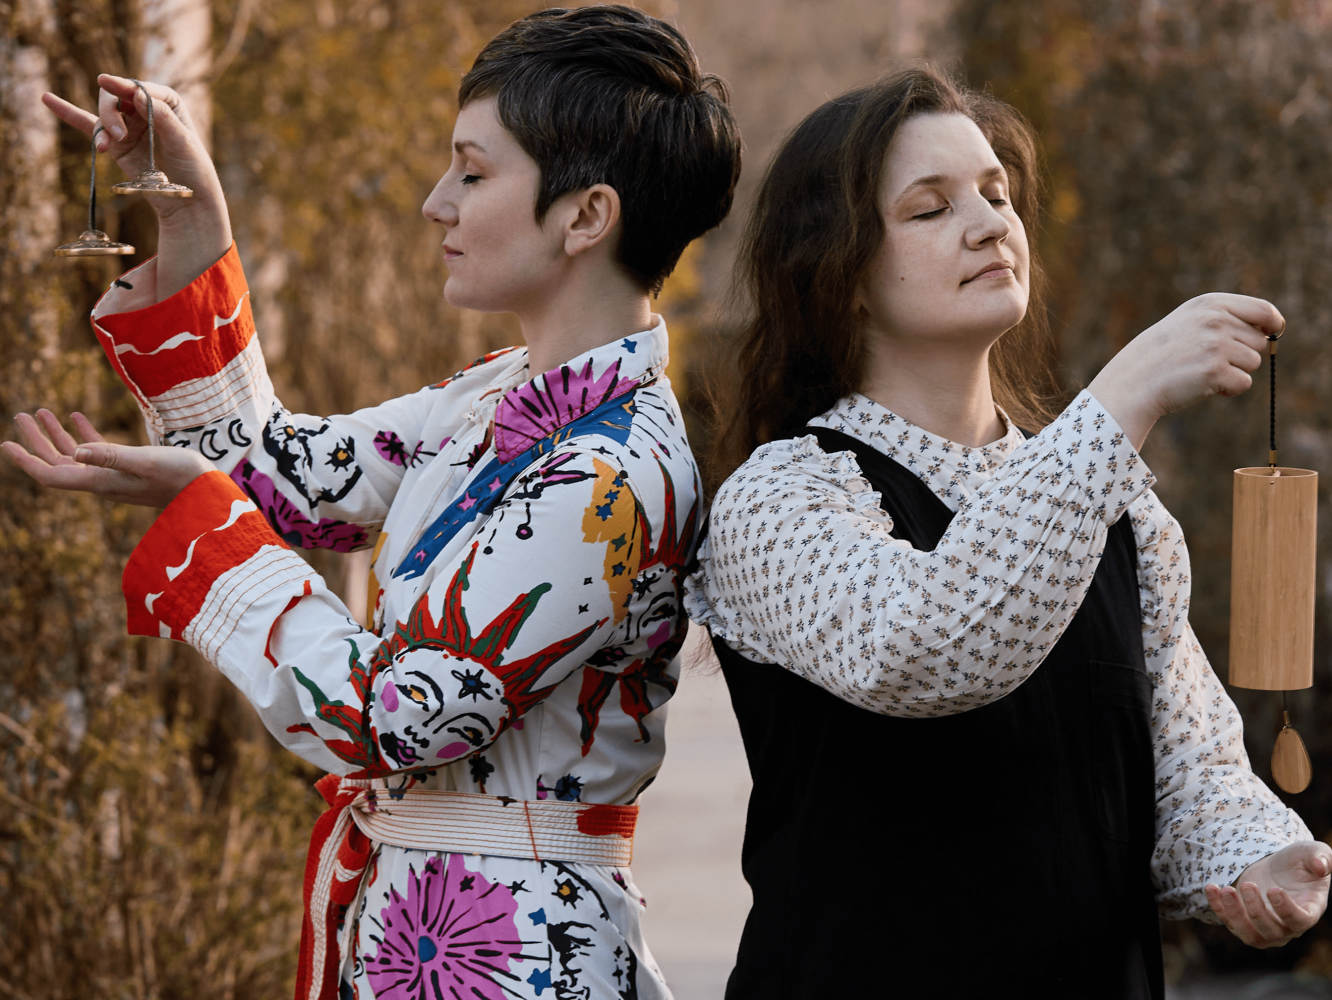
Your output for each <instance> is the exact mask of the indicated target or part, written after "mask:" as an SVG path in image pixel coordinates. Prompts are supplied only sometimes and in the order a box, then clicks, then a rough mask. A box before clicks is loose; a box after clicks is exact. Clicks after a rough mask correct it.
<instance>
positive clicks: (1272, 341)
mask: <svg viewBox="0 0 1332 1000" xmlns="http://www.w3.org/2000/svg"><path fill="white" fill-rule="evenodd" d="M1267 343H1268V352H1267V376H1268V394H1267V396H1268V410H1267V464H1268V465H1270V466H1271V467H1272V468H1276V464H1277V446H1276V359H1277V356H1276V338H1275V337H1268V338H1267Z"/></svg>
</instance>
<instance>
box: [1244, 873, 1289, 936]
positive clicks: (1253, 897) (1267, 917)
mask: <svg viewBox="0 0 1332 1000" xmlns="http://www.w3.org/2000/svg"><path fill="white" fill-rule="evenodd" d="M1239 895H1240V899H1241V900H1242V901H1243V903H1244V912H1245V914H1246V915H1247V916H1248V918H1249V923H1250V924H1252V925H1253V928H1254V930H1256V931H1257V932H1258V935H1259V937H1260V938H1262V940H1263V941H1265V942H1267V943H1268V945H1269V946H1270V945H1275V944H1285V943H1286V942H1287V941H1289V940H1290V939H1291V938H1292V937H1294V936H1295V935H1294V932H1293V931H1292V930H1290V929H1289V928H1287V927H1286V926H1285V924H1284V923H1282V921H1281V919H1280V918H1279V917H1278V916H1277V915H1276V913H1275V912H1273V911H1272V910H1269V909H1268V908H1267V903H1266V901H1265V900H1264V899H1263V894H1262V893H1261V892H1259V891H1258V885H1257V883H1254V882H1244V883H1242V884H1241V885H1240V887H1239Z"/></svg>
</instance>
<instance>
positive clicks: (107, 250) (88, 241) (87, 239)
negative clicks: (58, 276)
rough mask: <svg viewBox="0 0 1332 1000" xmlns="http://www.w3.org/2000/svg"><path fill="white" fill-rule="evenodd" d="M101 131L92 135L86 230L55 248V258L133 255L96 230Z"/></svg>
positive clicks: (123, 245) (127, 249) (125, 244)
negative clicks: (98, 145)
mask: <svg viewBox="0 0 1332 1000" xmlns="http://www.w3.org/2000/svg"><path fill="white" fill-rule="evenodd" d="M100 131H102V126H100V125H98V126H97V127H96V128H95V129H93V135H92V169H91V170H90V171H89V172H90V174H91V176H92V179H91V180H90V181H89V182H88V228H87V229H85V230H84V231H83V233H82V234H81V235H80V236H79V238H78V239H77V240H75V241H74V242H73V243H65V244H62V245H61V246H58V247H56V248H55V251H54V252H55V255H56V256H57V257H113V256H119V255H121V254H129V253H134V248H133V247H132V246H130V245H129V244H128V243H117V242H116V241H115V240H113V239H111V238H110V237H109V236H107V235H106V233H104V232H102V231H101V230H100V229H98V228H97V133H98V132H100Z"/></svg>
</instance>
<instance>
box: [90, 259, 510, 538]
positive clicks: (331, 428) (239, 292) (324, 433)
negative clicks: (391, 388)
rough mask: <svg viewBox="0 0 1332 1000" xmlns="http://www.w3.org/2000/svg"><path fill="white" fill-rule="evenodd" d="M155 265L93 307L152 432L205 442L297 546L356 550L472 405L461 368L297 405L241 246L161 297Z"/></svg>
mask: <svg viewBox="0 0 1332 1000" xmlns="http://www.w3.org/2000/svg"><path fill="white" fill-rule="evenodd" d="M155 271H156V261H155V260H153V261H149V262H148V263H146V264H144V265H142V266H141V267H138V268H136V269H135V270H133V271H131V272H129V273H128V274H126V275H125V276H124V277H123V278H122V279H120V280H118V281H117V282H116V283H115V285H114V286H113V287H112V289H111V291H109V292H108V293H107V295H106V296H104V297H103V299H102V301H101V302H99V303H98V305H97V308H96V309H95V310H94V312H93V329H94V331H95V332H96V334H97V337H98V340H99V342H100V343H101V345H102V347H103V349H104V350H105V351H106V355H107V357H108V358H109V359H110V361H111V364H112V367H113V368H114V369H115V370H116V373H117V374H118V375H119V376H120V377H121V379H122V380H123V381H124V382H125V384H126V385H127V386H128V387H129V389H130V390H131V391H132V392H133V393H134V396H135V399H136V400H137V402H138V404H139V408H140V410H141V411H142V412H143V416H144V420H145V422H146V424H147V426H148V431H149V434H150V436H151V437H152V438H153V440H154V442H155V443H158V444H166V445H174V446H177V447H182V448H191V449H193V450H195V451H198V452H200V453H201V454H202V455H203V456H204V457H205V458H207V459H208V460H209V461H210V462H212V463H213V464H214V466H215V467H216V468H217V469H218V470H219V471H221V472H224V473H226V474H228V475H229V476H230V477H231V479H232V480H233V481H234V482H235V483H236V485H237V486H238V487H239V488H240V489H241V490H243V491H244V492H245V493H246V494H247V495H248V496H249V497H250V499H251V500H253V501H254V502H255V503H256V504H257V505H258V506H259V508H260V509H261V510H262V511H263V513H264V515H265V516H266V517H267V518H268V521H269V523H270V524H271V525H272V526H273V528H274V530H275V531H276V532H277V533H278V534H279V535H281V536H282V538H283V539H284V540H285V541H286V542H288V543H289V544H291V545H297V546H300V547H303V548H332V549H335V550H338V551H342V552H346V551H350V550H352V549H354V548H358V547H360V546H362V545H364V544H366V543H367V542H368V541H369V537H368V536H369V534H370V533H371V532H373V531H375V530H377V529H378V528H379V527H380V526H381V525H382V523H383V521H384V518H385V516H386V514H387V512H388V507H389V505H390V504H391V503H392V501H393V497H394V494H395V493H396V492H397V489H398V485H399V484H400V483H401V481H402V479H403V476H404V475H405V473H406V472H407V470H408V469H410V468H412V467H413V466H415V465H416V464H419V463H421V462H423V461H425V459H427V458H428V457H430V456H432V455H434V454H435V453H436V452H437V451H438V450H439V449H440V448H442V447H443V446H444V445H445V444H447V443H448V441H449V439H450V436H451V435H452V434H453V433H454V430H455V429H456V426H457V425H459V424H460V423H461V421H462V420H463V419H464V417H465V414H466V407H465V406H462V405H458V406H454V407H452V408H451V407H450V406H449V405H448V402H449V400H448V397H449V396H451V395H452V396H456V397H458V399H459V400H461V399H464V398H465V393H464V392H460V391H459V390H460V389H463V388H465V387H462V386H456V385H454V383H455V381H457V380H458V379H461V378H462V377H463V373H459V376H457V377H455V379H454V380H449V382H446V383H441V384H440V385H438V386H432V387H428V388H425V389H422V390H421V391H419V392H416V393H413V394H411V395H408V396H403V397H401V398H399V399H393V400H389V401H388V402H386V403H383V404H381V405H379V406H375V407H369V408H367V409H364V410H359V411H357V412H355V413H351V414H345V415H341V416H332V417H316V416H305V415H301V414H295V413H291V412H290V411H288V410H287V409H286V408H285V407H283V406H282V404H281V402H280V401H279V400H278V399H277V398H276V396H275V395H274V392H273V385H272V383H271V382H270V381H269V378H268V371H267V369H266V367H265V365H264V357H263V352H262V351H261V350H260V347H259V338H258V336H257V335H256V332H255V325H254V318H253V316H252V314H251V311H250V293H249V288H248V286H247V285H246V282H245V275H244V273H243V271H242V269H241V264H240V257H239V256H238V254H237V252H236V247H235V245H234V244H233V246H232V247H231V249H230V250H229V251H228V252H227V253H226V254H225V255H224V256H223V257H222V259H221V260H219V261H218V262H217V263H216V264H214V265H213V266H212V267H211V268H209V269H208V270H207V271H205V272H204V273H203V274H202V275H200V276H199V277H198V278H196V279H195V280H194V281H193V282H191V283H190V284H189V285H188V286H186V287H185V288H183V289H181V291H179V292H177V293H176V294H175V295H173V296H171V297H170V298H168V299H166V300H164V301H162V302H155V301H154V294H153V291H152V290H153V289H154V288H155V286H156V277H155ZM483 360H485V359H483ZM464 380H465V379H464ZM454 411H456V412H454ZM450 414H452V418H451V419H450Z"/></svg>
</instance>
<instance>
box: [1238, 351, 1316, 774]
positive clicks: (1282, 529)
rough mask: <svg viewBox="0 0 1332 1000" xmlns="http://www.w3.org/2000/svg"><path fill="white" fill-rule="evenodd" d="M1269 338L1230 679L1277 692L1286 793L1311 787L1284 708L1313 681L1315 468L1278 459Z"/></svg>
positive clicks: (1245, 497) (1242, 502) (1241, 496)
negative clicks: (1262, 428) (1265, 400)
mask: <svg viewBox="0 0 1332 1000" xmlns="http://www.w3.org/2000/svg"><path fill="white" fill-rule="evenodd" d="M1278 337H1280V334H1277V336H1275V337H1268V339H1267V342H1268V364H1269V377H1270V384H1271V400H1270V405H1269V426H1268V453H1267V458H1268V464H1267V466H1266V467H1265V468H1261V467H1260V468H1253V469H1236V470H1235V480H1234V481H1235V521H1234V536H1233V540H1234V547H1233V552H1232V559H1233V566H1232V573H1231V591H1230V683H1231V684H1233V685H1234V686H1236V687H1245V688H1256V689H1259V690H1264V691H1281V692H1282V709H1283V711H1282V723H1283V725H1282V728H1281V731H1280V732H1279V733H1278V734H1277V738H1276V743H1275V745H1274V747H1273V750H1272V777H1273V778H1274V779H1275V780H1276V783H1277V785H1278V786H1279V787H1280V788H1281V789H1282V790H1283V791H1286V792H1289V793H1292V794H1294V793H1298V792H1302V791H1304V790H1305V789H1306V788H1307V787H1309V781H1310V779H1311V777H1312V773H1313V770H1312V766H1311V765H1310V762H1309V754H1308V751H1307V750H1306V749H1305V747H1304V742H1303V741H1302V740H1301V739H1300V736H1299V734H1298V733H1297V732H1296V731H1295V729H1294V728H1293V727H1292V726H1291V725H1290V714H1289V712H1288V711H1286V710H1285V692H1286V691H1293V690H1297V689H1300V688H1307V687H1311V686H1312V685H1313V625H1314V601H1315V590H1316V579H1317V565H1316V558H1315V544H1316V541H1317V514H1318V474H1317V473H1316V472H1313V471H1311V470H1309V469H1291V468H1282V467H1280V466H1278V465H1277V447H1276V349H1277V339H1278Z"/></svg>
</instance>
